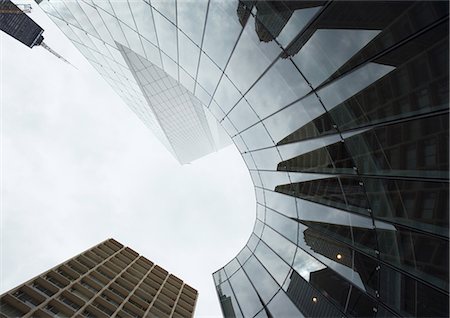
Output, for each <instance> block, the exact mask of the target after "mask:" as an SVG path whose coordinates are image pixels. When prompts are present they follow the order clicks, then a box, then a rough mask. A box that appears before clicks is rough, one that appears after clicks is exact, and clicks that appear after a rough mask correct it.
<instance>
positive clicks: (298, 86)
mask: <svg viewBox="0 0 450 318" xmlns="http://www.w3.org/2000/svg"><path fill="white" fill-rule="evenodd" d="M309 91H311V88H310V87H309V85H308V83H307V82H306V81H305V80H304V79H303V77H302V76H301V75H300V73H299V72H298V70H297V69H296V68H295V66H294V64H293V63H292V62H291V60H290V59H287V60H286V59H279V60H278V61H277V62H276V63H275V64H274V65H273V66H272V67H271V68H270V69H269V70H268V71H267V72H266V73H265V74H264V75H263V76H262V78H261V79H259V81H258V82H257V83H256V84H255V86H253V87H252V88H251V89H250V91H249V92H248V93H247V94H246V95H245V98H246V99H247V100H248V102H249V103H250V105H252V107H253V109H254V110H255V111H256V113H257V114H258V115H259V117H261V118H264V117H267V116H269V115H271V114H273V113H274V112H275V111H277V110H279V109H280V108H282V107H284V106H286V105H288V104H289V103H291V102H293V101H295V100H296V99H298V98H300V97H302V96H304V95H305V94H307V93H308V92H309ZM280 92H283V93H282V94H280Z"/></svg>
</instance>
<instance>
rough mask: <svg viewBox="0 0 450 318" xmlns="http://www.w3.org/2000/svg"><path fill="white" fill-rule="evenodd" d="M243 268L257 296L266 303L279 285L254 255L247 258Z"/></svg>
mask: <svg viewBox="0 0 450 318" xmlns="http://www.w3.org/2000/svg"><path fill="white" fill-rule="evenodd" d="M260 246H261V244H259V245H258V248H259V247H260ZM258 248H257V249H256V251H257V250H258ZM256 251H255V252H256ZM244 270H245V272H246V273H247V275H248V277H249V278H250V280H251V282H252V283H253V286H255V289H256V290H257V291H258V296H260V299H261V301H262V302H264V304H267V303H268V302H269V300H270V299H271V298H272V297H273V296H274V295H275V293H276V292H277V291H278V289H279V288H280V287H279V286H278V285H277V283H276V282H275V281H274V279H273V278H272V276H270V274H269V273H268V272H267V270H266V269H265V268H264V267H263V266H262V265H261V263H260V262H259V261H258V260H257V259H256V258H255V256H252V257H250V258H249V259H248V261H247V262H246V263H245V265H244Z"/></svg>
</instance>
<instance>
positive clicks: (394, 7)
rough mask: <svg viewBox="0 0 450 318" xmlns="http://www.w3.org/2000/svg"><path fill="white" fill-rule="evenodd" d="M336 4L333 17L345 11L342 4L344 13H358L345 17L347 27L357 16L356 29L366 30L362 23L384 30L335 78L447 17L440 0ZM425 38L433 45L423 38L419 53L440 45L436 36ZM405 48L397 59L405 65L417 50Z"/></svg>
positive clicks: (446, 6)
mask: <svg viewBox="0 0 450 318" xmlns="http://www.w3.org/2000/svg"><path fill="white" fill-rule="evenodd" d="M333 5H334V8H333V9H332V10H331V11H329V10H327V11H329V12H330V15H334V16H338V17H339V12H343V11H342V10H343V9H344V8H343V7H340V8H339V6H342V5H343V6H345V9H344V10H345V11H346V12H350V11H353V10H354V11H355V13H356V12H357V14H354V15H346V16H342V17H345V19H346V20H347V21H345V23H346V24H348V23H349V21H348V20H349V19H352V18H353V17H355V18H354V21H352V22H351V23H354V25H355V28H361V27H363V24H366V26H369V28H368V29H373V28H374V27H375V28H376V29H379V30H381V29H383V31H382V33H380V34H379V35H378V36H377V37H376V38H375V39H374V40H373V41H372V42H370V43H369V44H368V45H366V46H365V47H364V48H363V49H362V50H360V52H358V53H357V54H355V55H354V56H353V57H352V58H351V59H350V60H349V61H348V62H347V63H346V64H345V65H344V66H343V67H341V68H340V69H339V71H337V72H336V73H335V74H334V77H336V76H339V75H340V74H342V73H343V72H346V71H348V70H350V69H352V68H354V67H355V65H358V64H360V63H362V62H364V61H366V60H367V59H368V58H370V57H372V56H376V55H377V54H379V53H380V52H382V51H384V50H386V49H387V48H389V47H391V46H392V45H393V44H395V43H398V42H400V41H402V40H404V39H406V38H407V37H408V36H410V35H412V34H414V33H415V32H417V31H419V30H421V29H423V28H424V27H426V26H428V25H430V24H432V23H433V22H434V21H436V20H438V19H439V18H441V17H443V16H444V15H446V14H448V5H447V4H446V3H444V2H440V1H426V2H415V1H412V2H410V1H400V2H388V3H383V2H376V1H373V2H370V3H366V4H362V3H358V2H352V3H350V6H349V4H343V3H334V4H333ZM332 7H333V6H332ZM333 11H334V13H333ZM374 16H376V17H378V19H376V20H373V19H371V18H373V17H374ZM356 17H358V18H356ZM444 29H445V30H446V31H445V33H448V31H447V30H448V27H444ZM420 37H422V36H419V37H418V38H420ZM426 37H427V38H428V41H429V40H431V42H430V43H431V44H425V43H426V42H427V40H425V41H423V39H421V40H420V42H421V45H419V46H420V50H423V49H424V48H426V47H428V46H431V45H432V43H436V42H438V41H437V40H436V38H433V36H428V35H426ZM418 38H416V39H418ZM422 38H423V37H422ZM416 39H413V40H412V41H415V40H416ZM405 46H408V49H407V50H405V51H404V52H402V54H401V55H400V54H399V55H397V54H396V55H397V57H399V58H400V59H401V60H402V63H403V62H405V61H406V60H408V59H409V56H410V53H413V52H414V49H413V48H412V47H411V46H410V45H409V44H406V45H405ZM388 55H389V54H388ZM381 59H382V60H384V57H381ZM384 61H386V60H384ZM390 62H392V60H391V61H390ZM382 63H383V62H382ZM387 64H390V63H387Z"/></svg>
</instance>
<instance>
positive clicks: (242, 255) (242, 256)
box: [236, 246, 252, 264]
mask: <svg viewBox="0 0 450 318" xmlns="http://www.w3.org/2000/svg"><path fill="white" fill-rule="evenodd" d="M250 255H252V252H250V250H249V249H248V247H247V246H244V248H243V249H242V250H241V251H240V252H239V254H238V255H237V256H236V258H237V259H238V260H239V263H241V264H244V263H245V262H246V261H247V259H248V258H249V257H250Z"/></svg>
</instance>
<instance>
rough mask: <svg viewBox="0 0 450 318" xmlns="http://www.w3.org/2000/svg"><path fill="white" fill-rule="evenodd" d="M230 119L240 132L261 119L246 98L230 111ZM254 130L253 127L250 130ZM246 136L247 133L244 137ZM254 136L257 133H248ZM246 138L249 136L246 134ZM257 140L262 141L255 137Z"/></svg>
mask: <svg viewBox="0 0 450 318" xmlns="http://www.w3.org/2000/svg"><path fill="white" fill-rule="evenodd" d="M228 118H229V119H230V120H231V121H232V122H233V124H234V126H235V127H236V129H237V130H238V131H242V130H244V129H245V128H248V127H249V126H251V125H253V124H255V123H256V122H258V121H259V118H258V116H257V115H256V113H255V111H254V110H253V109H252V108H251V107H250V105H249V103H248V102H247V100H246V99H245V98H242V99H241V100H240V101H239V102H238V103H237V105H236V106H235V107H234V108H233V109H232V110H231V111H230V113H229V114H228ZM252 128H253V127H251V128H250V129H249V130H251V129H252ZM244 134H245V132H244V133H243V134H242V135H244ZM254 134H255V133H254V132H253V131H252V132H249V133H248V135H250V136H253V135H254ZM245 136H247V134H245ZM267 136H269V135H267ZM245 138H249V137H245ZM255 139H258V140H260V139H259V138H258V137H255ZM249 143H251V142H249Z"/></svg>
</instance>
